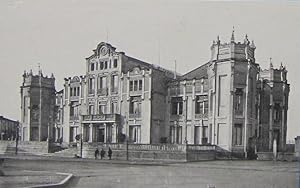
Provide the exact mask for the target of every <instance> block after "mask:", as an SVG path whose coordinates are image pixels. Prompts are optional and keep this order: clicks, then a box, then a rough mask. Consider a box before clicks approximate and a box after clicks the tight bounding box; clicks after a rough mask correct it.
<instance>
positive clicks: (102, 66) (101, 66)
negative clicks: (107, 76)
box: [100, 61, 104, 70]
mask: <svg viewBox="0 0 300 188" xmlns="http://www.w3.org/2000/svg"><path fill="white" fill-rule="evenodd" d="M103 68H104V65H103V62H102V61H101V62H100V70H103Z"/></svg>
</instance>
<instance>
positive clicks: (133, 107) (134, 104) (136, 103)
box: [129, 97, 141, 115]
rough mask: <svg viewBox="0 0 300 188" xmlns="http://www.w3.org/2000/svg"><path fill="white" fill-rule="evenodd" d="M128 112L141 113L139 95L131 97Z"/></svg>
mask: <svg viewBox="0 0 300 188" xmlns="http://www.w3.org/2000/svg"><path fill="white" fill-rule="evenodd" d="M129 113H130V114H136V115H140V114H141V97H132V98H131V100H130V104H129Z"/></svg>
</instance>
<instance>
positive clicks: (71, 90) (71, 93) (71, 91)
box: [70, 88, 73, 97]
mask: <svg viewBox="0 0 300 188" xmlns="http://www.w3.org/2000/svg"><path fill="white" fill-rule="evenodd" d="M70 96H71V97H72V96H73V88H70Z"/></svg>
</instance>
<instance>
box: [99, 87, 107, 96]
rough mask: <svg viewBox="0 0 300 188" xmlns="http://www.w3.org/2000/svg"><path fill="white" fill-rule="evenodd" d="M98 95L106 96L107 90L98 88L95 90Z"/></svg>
mask: <svg viewBox="0 0 300 188" xmlns="http://www.w3.org/2000/svg"><path fill="white" fill-rule="evenodd" d="M97 94H98V95H107V94H108V88H100V89H98V90H97Z"/></svg>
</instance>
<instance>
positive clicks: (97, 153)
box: [95, 148, 99, 159]
mask: <svg viewBox="0 0 300 188" xmlns="http://www.w3.org/2000/svg"><path fill="white" fill-rule="evenodd" d="M98 155H99V150H98V148H96V150H95V159H97V158H98Z"/></svg>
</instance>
